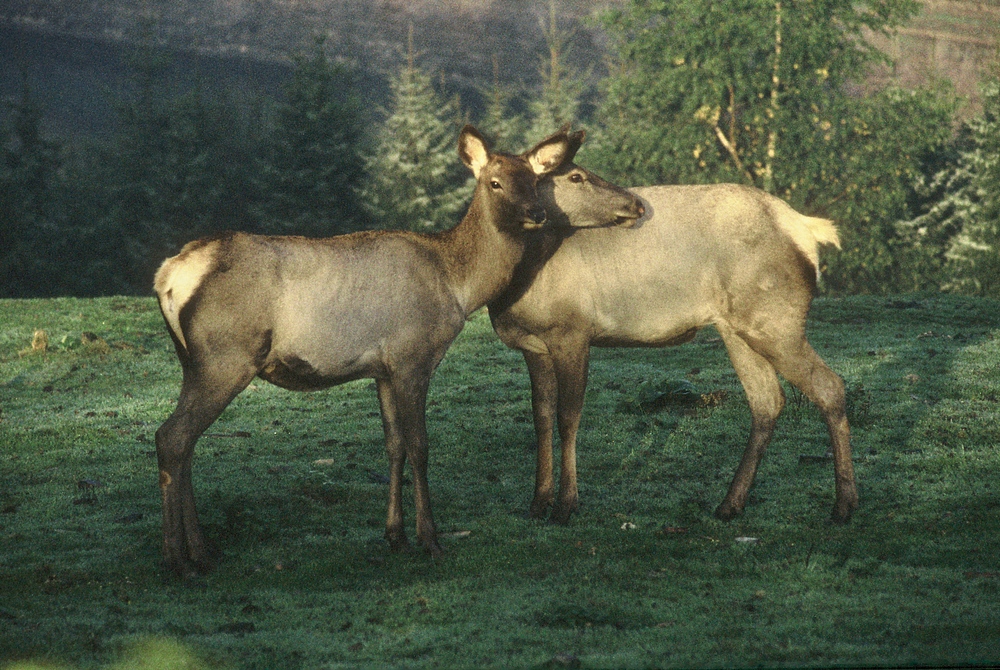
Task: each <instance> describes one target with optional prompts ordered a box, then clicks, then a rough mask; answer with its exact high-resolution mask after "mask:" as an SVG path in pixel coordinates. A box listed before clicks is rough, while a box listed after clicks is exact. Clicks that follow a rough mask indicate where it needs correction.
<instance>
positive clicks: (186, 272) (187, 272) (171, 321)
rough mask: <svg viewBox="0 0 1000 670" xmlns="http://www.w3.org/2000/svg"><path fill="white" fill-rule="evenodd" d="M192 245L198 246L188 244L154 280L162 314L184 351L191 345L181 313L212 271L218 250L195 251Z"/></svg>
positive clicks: (208, 246)
mask: <svg viewBox="0 0 1000 670" xmlns="http://www.w3.org/2000/svg"><path fill="white" fill-rule="evenodd" d="M192 244H195V243H191V244H188V245H187V246H185V247H184V248H183V249H181V252H180V253H179V254H177V255H176V256H172V257H170V258H168V259H167V260H165V261H163V265H161V266H160V269H159V270H157V271H156V277H155V278H154V279H153V288H154V289H155V290H156V295H157V296H158V297H159V300H160V310H161V311H162V312H163V316H164V318H165V319H166V320H167V325H168V326H169V327H170V330H171V331H172V332H173V334H174V336H175V337H177V339H178V340H179V341H180V343H181V346H184V347H187V343H186V342H185V341H184V333H183V331H182V330H181V322H180V313H181V309H183V308H184V305H186V304H187V301H188V300H190V299H191V296H192V295H193V294H194V292H195V289H197V288H198V285H199V284H201V280H202V278H203V277H204V276H205V275H206V274H207V273H208V271H209V270H210V269H211V268H212V263H213V260H214V258H215V249H216V246H217V245H216V244H214V243H211V244H200V245H198V246H196V247H194V248H192Z"/></svg>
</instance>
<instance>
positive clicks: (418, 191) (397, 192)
mask: <svg viewBox="0 0 1000 670" xmlns="http://www.w3.org/2000/svg"><path fill="white" fill-rule="evenodd" d="M415 59H416V54H415V53H414V50H413V28H412V26H411V27H410V35H409V42H408V51H407V58H406V63H405V65H404V66H403V68H402V69H401V70H400V71H399V72H398V73H397V74H396V75H395V76H393V77H392V80H391V81H390V87H391V94H392V96H391V103H390V104H391V108H390V110H389V113H388V118H387V119H386V121H385V124H384V125H383V126H382V128H381V131H380V136H379V137H378V138H377V142H376V146H375V148H374V150H373V152H372V153H371V154H370V155H369V156H368V158H367V160H366V165H367V171H368V179H369V181H368V183H367V184H366V186H365V188H364V201H365V203H366V205H367V207H368V208H369V212H370V215H371V217H372V219H373V221H374V222H375V224H376V225H377V226H379V227H381V228H397V229H398V228H406V229H410V230H418V231H432V230H443V229H447V228H451V227H452V226H454V225H455V224H456V223H458V222H459V220H460V219H461V216H462V212H463V211H464V209H465V207H466V205H467V203H468V201H469V198H471V196H472V188H473V186H474V183H475V182H474V180H473V179H472V178H471V177H470V176H468V171H467V170H466V169H465V168H464V167H463V166H462V164H461V162H460V161H459V159H458V155H457V153H456V152H455V138H456V137H457V134H458V130H459V128H458V123H457V121H458V119H459V109H458V105H457V103H456V102H455V101H454V100H444V99H443V98H442V96H441V95H440V94H439V93H438V92H437V91H435V89H434V86H433V83H432V78H431V76H430V75H429V74H427V73H426V72H424V71H423V70H422V69H420V68H419V67H417V65H416V63H415Z"/></svg>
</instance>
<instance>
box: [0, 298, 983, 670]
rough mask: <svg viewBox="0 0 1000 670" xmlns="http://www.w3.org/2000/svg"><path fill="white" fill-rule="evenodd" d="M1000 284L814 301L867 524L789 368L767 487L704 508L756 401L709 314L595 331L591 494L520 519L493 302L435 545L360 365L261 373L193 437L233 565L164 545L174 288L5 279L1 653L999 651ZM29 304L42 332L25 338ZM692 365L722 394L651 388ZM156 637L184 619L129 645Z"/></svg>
mask: <svg viewBox="0 0 1000 670" xmlns="http://www.w3.org/2000/svg"><path fill="white" fill-rule="evenodd" d="M998 307H1000V305H998V304H997V303H995V302H988V301H982V300H973V299H964V298H954V297H939V296H918V297H906V298H897V299H886V298H848V299H841V300H834V299H823V300H817V301H816V304H815V306H814V308H813V313H812V317H811V322H810V339H811V341H812V343H813V344H814V346H815V347H816V349H817V350H818V351H819V352H820V354H821V355H822V356H823V357H824V358H825V359H826V360H827V361H828V362H829V363H830V364H831V366H832V367H833V368H834V369H835V370H837V371H838V372H839V373H840V374H841V375H843V377H844V378H845V380H846V381H847V384H848V388H849V400H850V403H851V415H850V416H851V418H852V422H853V431H854V433H853V443H854V449H855V463H856V467H857V473H858V477H859V484H860V490H861V495H862V507H861V510H860V511H859V512H858V513H857V515H856V517H855V520H854V521H853V522H852V523H851V524H850V525H848V526H846V527H837V526H833V525H831V524H830V523H829V522H828V521H827V517H828V514H829V511H830V508H831V506H832V503H833V478H832V467H831V466H830V465H829V464H828V463H813V462H811V461H810V460H809V459H803V460H800V458H799V456H800V455H803V454H805V455H812V456H816V455H822V454H823V453H824V452H825V450H826V447H827V438H826V434H825V430H824V428H823V425H822V421H821V420H820V418H819V415H818V413H817V412H816V411H815V410H814V409H813V408H812V407H811V406H810V405H809V404H808V403H806V402H803V401H802V398H801V396H799V395H798V394H797V393H794V392H789V400H790V402H789V407H788V409H787V410H786V413H785V414H784V415H783V417H782V420H781V422H780V424H779V428H778V433H777V435H776V437H775V440H774V443H773V444H772V448H771V450H770V452H769V454H768V456H767V457H766V458H765V460H764V463H763V465H762V468H761V472H760V474H759V476H758V480H757V485H756V486H755V489H754V491H753V493H752V495H751V498H750V504H749V506H748V509H747V512H746V513H745V514H744V516H743V517H741V518H740V519H738V520H736V521H734V522H732V523H729V524H724V523H721V522H718V521H716V520H714V519H713V518H712V516H711V511H712V510H713V509H714V506H715V505H716V504H718V502H720V501H721V499H722V497H723V495H724V493H725V489H726V486H727V485H728V483H729V479H730V478H731V476H732V473H733V471H734V469H735V466H736V464H737V462H738V460H739V456H740V454H741V452H742V447H743V443H744V441H745V439H746V435H747V431H748V428H749V413H748V410H747V407H746V402H745V400H744V399H743V396H742V391H741V390H740V387H739V385H738V381H737V379H736V377H735V375H734V373H733V372H732V369H731V367H730V365H729V363H728V359H727V357H726V353H725V350H724V348H723V347H722V345H721V344H720V343H719V341H718V339H717V337H716V334H715V332H714V331H712V330H711V329H707V330H706V331H703V332H702V333H701V334H700V335H699V336H698V338H697V339H696V340H695V342H693V343H691V344H688V345H685V346H683V347H680V348H676V349H671V350H667V351H662V350H624V349H622V350H595V352H594V356H593V363H592V366H591V384H590V390H589V391H588V401H587V406H586V412H585V416H584V421H583V432H582V436H581V440H580V449H579V458H580V474H581V483H580V488H581V501H582V507H581V510H580V512H579V513H578V515H577V516H576V517H574V519H573V521H572V523H571V524H570V525H569V526H568V527H553V526H549V525H547V524H543V523H537V522H531V521H527V520H525V519H523V518H522V516H521V514H522V513H523V512H524V511H525V510H526V508H527V505H528V502H529V500H530V495H531V486H532V478H533V472H534V470H533V467H534V462H533V454H532V452H531V451H529V447H530V445H531V443H532V442H533V434H532V428H531V422H530V406H529V392H528V383H527V375H526V373H525V370H524V366H523V362H522V361H521V359H520V355H519V354H517V353H515V352H511V351H509V350H507V349H505V348H504V347H503V346H502V345H501V344H500V343H499V342H498V341H497V340H496V338H495V336H494V335H493V333H492V331H491V329H490V327H489V322H488V320H487V319H486V317H485V315H484V314H482V313H480V314H477V315H476V317H475V318H474V319H473V320H472V322H471V323H470V324H469V325H468V327H467V328H466V330H465V332H464V333H463V334H462V336H461V337H460V338H459V340H458V341H457V342H456V344H455V345H454V346H453V348H452V350H451V351H450V352H449V354H448V356H447V357H446V359H445V361H444V363H443V364H442V365H441V368H440V369H439V371H438V374H437V376H436V377H435V380H434V382H433V383H432V389H431V398H430V405H429V413H428V421H429V429H430V433H431V441H432V450H431V458H430V461H431V462H430V476H431V493H432V499H433V503H434V506H435V507H434V509H435V515H436V518H437V521H438V524H439V527H440V528H441V530H442V531H443V532H445V533H449V535H447V536H446V537H445V538H444V540H443V542H444V546H445V548H446V551H447V554H446V556H445V557H444V558H443V559H442V560H440V561H438V562H433V561H431V560H430V559H429V558H428V557H426V556H424V555H423V554H422V553H413V554H406V555H393V554H390V553H388V551H387V548H386V545H385V543H384V541H383V540H382V529H383V523H384V513H385V504H386V486H385V485H384V484H382V483H379V482H378V481H376V480H377V477H373V473H374V475H379V474H381V473H383V472H385V470H386V466H385V458H384V455H383V451H382V448H383V447H382V436H381V423H380V420H379V417H378V413H377V410H378V407H377V402H376V400H375V393H374V390H373V388H372V387H371V385H370V383H369V382H367V381H361V382H355V383H352V384H348V385H345V386H342V387H338V388H336V389H332V390H330V391H326V392H322V393H317V394H296V393H291V392H286V391H283V390H281V389H277V388H275V387H273V386H270V385H268V384H266V383H264V382H258V383H255V384H254V385H253V386H252V387H251V389H249V390H248V391H246V392H244V393H243V394H242V395H241V396H240V397H238V398H237V400H236V401H235V402H234V403H233V404H232V405H231V406H230V408H229V409H227V411H226V413H225V414H224V415H223V417H222V418H221V419H220V420H219V421H218V422H217V423H216V425H215V426H213V427H212V428H211V429H210V433H211V436H206V437H204V438H203V439H202V441H201V442H200V443H199V446H198V453H197V456H196V459H195V478H196V486H197V487H198V494H199V505H200V510H201V513H202V521H203V524H204V526H205V528H206V530H207V533H208V536H209V538H211V539H212V540H213V541H215V542H217V543H218V544H219V545H220V547H221V549H222V552H223V560H222V562H221V564H220V565H219V568H218V569H217V570H216V572H214V573H213V574H211V575H209V576H208V577H206V578H205V579H204V580H201V581H197V582H195V583H178V582H175V581H172V580H169V579H165V578H164V577H163V576H162V574H161V572H160V569H159V565H158V552H159V544H158V543H159V522H160V520H159V500H158V493H157V490H156V465H155V457H154V451H153V450H154V446H153V443H152V440H153V434H154V432H155V430H156V428H157V426H158V425H159V423H160V422H161V421H162V420H163V419H164V418H165V417H166V416H167V415H168V414H169V412H170V411H171V409H172V407H173V403H174V401H175V399H176V393H177V390H178V386H179V381H180V373H179V366H178V365H177V362H176V359H175V358H174V355H173V351H172V346H171V344H170V342H169V339H168V337H167V336H166V334H165V332H164V329H163V326H162V322H161V320H160V317H159V314H158V312H156V310H155V305H154V303H153V301H152V300H148V299H132V298H109V299H100V300H72V299H64V300H46V301H0V412H2V413H0V666H2V665H3V663H4V662H5V661H14V660H18V659H22V660H23V659H42V660H46V659H47V660H49V661H55V662H59V663H63V664H65V665H66V666H67V667H75V668H83V667H108V666H109V665H110V664H112V663H115V662H121V663H123V664H124V665H128V664H129V663H131V664H132V665H133V666H134V665H136V664H137V663H138V661H136V660H135V658H134V657H133V658H132V660H131V661H128V660H126V661H120V659H122V657H123V654H127V653H132V654H139V655H141V654H144V653H145V654H154V655H155V653H161V652H162V653H164V654H166V655H167V656H170V657H171V658H174V660H177V659H178V658H181V657H184V656H185V655H187V657H188V659H189V660H190V659H191V658H193V659H195V660H196V661H197V662H196V663H195V664H194V665H196V666H198V665H203V666H205V667H256V668H276V667H289V668H296V667H303V668H315V667H340V666H347V667H357V666H365V665H371V666H373V667H375V666H377V667H384V666H386V665H396V666H400V667H422V666H431V665H434V666H439V665H444V666H458V667H486V666H507V665H509V666H517V667H526V666H527V667H537V666H541V665H545V664H548V665H549V666H551V667H561V666H563V665H570V666H573V665H578V666H582V667H650V666H670V665H676V666H720V665H725V666H733V665H737V666H741V665H759V664H764V665H774V664H794V665H802V664H823V665H828V664H831V663H836V664H866V665H867V664H892V665H897V664H910V663H915V662H924V663H937V664H943V663H949V664H951V663H971V662H985V661H993V662H996V661H1000V637H998V635H997V631H998V630H1000V598H998V595H1000V594H998V591H1000V588H998V586H1000V503H998V497H997V494H998V489H1000V481H998V480H997V477H996V473H997V472H998V471H1000V455H998V453H997V450H996V443H997V438H998V436H1000V404H998V403H1000V365H998V363H1000V342H998V341H997V339H996V336H997V333H998V332H1000V330H998V329H1000V311H998ZM35 328H44V329H46V330H47V331H48V333H49V338H50V342H51V346H50V351H49V352H48V353H46V354H44V355H38V354H35V355H25V356H20V355H19V352H20V351H21V350H22V349H24V348H25V347H27V346H28V344H29V343H30V341H31V335H32V331H33V329H35ZM83 331H90V332H93V333H95V334H97V335H98V336H99V337H100V338H102V341H98V342H97V343H93V344H89V345H84V344H81V343H80V334H81V332H83ZM684 379H687V380H689V381H691V382H692V383H693V384H694V385H695V386H696V387H697V389H698V390H699V391H701V392H714V391H725V392H726V397H725V399H724V400H723V401H722V403H721V404H720V405H718V406H717V407H712V408H690V407H681V406H667V407H665V408H662V409H659V410H654V409H650V407H649V405H647V404H644V402H645V401H647V400H649V399H650V398H654V397H655V396H656V393H657V391H658V390H662V389H665V388H668V387H670V385H671V383H672V382H676V381H677V380H684ZM319 459H333V463H332V464H316V463H315V461H317V460H319ZM87 480H91V481H92V483H93V482H96V483H98V484H100V485H99V486H95V487H93V488H90V489H87V488H80V482H86V481H87ZM84 486H86V484H84ZM407 494H408V495H409V492H407ZM408 509H410V510H412V506H410V507H408ZM410 518H411V520H412V512H411V514H410ZM626 523H631V524H634V526H635V528H634V529H632V530H623V529H622V527H623V524H626ZM664 527H668V528H672V529H678V528H679V529H683V530H684V532H663V531H662V529H663V528H664ZM459 531H470V533H469V535H468V536H467V537H461V536H460V534H459ZM410 532H411V534H412V529H411V530H410ZM737 537H754V538H758V539H759V541H758V542H757V543H746V542H737V541H736V540H735V539H736V538H737ZM150 639H166V640H170V641H172V642H171V644H172V643H173V642H177V643H180V645H181V646H176V647H169V646H168V647H166V649H167V651H163V650H162V648H161V649H160V652H155V651H150V650H149V649H150V648H148V647H142V646H138V647H137V646H136V645H141V644H142V643H143V641H147V643H148V641H149V640H150ZM130 649H131V650H132V651H131V652H130V651H128V650H130ZM171 654H172V655H173V656H171Z"/></svg>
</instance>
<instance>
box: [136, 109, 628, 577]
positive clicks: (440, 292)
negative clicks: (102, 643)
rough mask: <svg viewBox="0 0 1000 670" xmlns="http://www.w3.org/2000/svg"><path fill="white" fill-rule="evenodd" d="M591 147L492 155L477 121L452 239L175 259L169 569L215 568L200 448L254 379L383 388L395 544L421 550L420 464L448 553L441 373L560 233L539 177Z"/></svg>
mask: <svg viewBox="0 0 1000 670" xmlns="http://www.w3.org/2000/svg"><path fill="white" fill-rule="evenodd" d="M582 141H583V136H582V134H570V133H568V132H567V131H566V130H565V129H564V130H562V131H560V132H558V133H556V134H554V135H552V136H551V137H549V138H547V139H545V140H542V141H541V142H540V143H539V144H538V145H536V146H535V147H534V148H532V149H531V150H530V151H527V152H526V153H524V154H522V155H520V156H511V155H507V154H501V153H492V152H491V151H490V149H489V147H488V146H487V144H486V142H485V140H484V139H483V137H482V136H481V135H480V134H479V133H478V131H476V130H475V129H474V128H472V127H471V126H466V127H465V128H464V129H463V130H462V131H461V133H460V135H459V139H458V152H459V156H460V157H461V159H462V161H463V162H464V163H465V165H466V166H467V167H469V169H470V170H472V173H473V174H474V175H475V177H476V187H475V192H474V195H473V198H472V202H471V204H470V206H469V209H468V212H467V214H466V215H465V217H464V218H463V219H462V221H461V222H460V223H459V224H458V225H457V226H456V227H454V228H452V229H451V230H448V231H445V232H442V233H436V234H421V233H415V232H408V231H367V232H358V233H352V234H347V235H340V236H335V237H331V238H325V239H308V238H303V237H268V236H259V235H249V234H243V233H227V234H223V235H220V236H218V237H214V238H208V239H202V240H197V241H194V242H191V243H189V244H187V245H186V246H185V247H184V248H183V249H182V250H181V251H180V253H179V254H178V255H176V256H174V257H172V258H168V259H167V260H166V261H164V263H163V265H162V266H161V267H160V269H159V270H158V271H157V273H156V276H155V280H154V288H155V290H156V294H157V296H158V299H159V305H160V310H161V312H162V314H163V318H164V320H165V321H166V324H167V329H168V330H169V332H170V335H171V337H172V339H173V341H174V345H175V348H176V350H177V356H178V358H179V359H180V363H181V368H182V372H183V377H182V384H181V391H180V397H179V399H178V401H177V407H176V409H175V410H174V412H173V413H172V414H171V415H170V417H169V418H168V419H167V420H166V421H165V422H164V423H163V425H162V426H160V428H159V429H158V430H157V431H156V455H157V461H158V465H159V471H160V489H161V492H162V496H163V559H164V561H165V563H166V565H167V567H168V568H169V569H171V570H173V571H175V572H177V573H179V574H182V575H189V574H193V573H195V572H201V571H205V570H208V569H210V568H211V558H210V556H209V553H210V552H209V551H208V550H207V548H206V542H205V539H204V537H203V535H202V531H201V529H200V527H199V525H198V516H197V511H196V508H195V498H194V489H193V486H192V477H191V461H192V456H193V453H194V446H195V442H196V441H197V439H198V437H199V436H200V435H201V434H202V433H203V432H204V431H205V430H206V429H207V428H208V427H209V426H210V425H211V424H212V423H213V422H214V421H215V420H216V419H217V418H218V417H219V415H220V414H221V413H222V411H223V409H225V407H226V406H227V405H228V404H229V403H230V402H231V401H232V400H233V398H235V397H236V396H237V395H238V394H239V393H240V392H241V391H242V390H243V389H245V388H246V387H247V386H248V385H249V384H250V382H251V381H252V380H253V379H254V378H255V377H261V378H263V379H265V380H267V381H269V382H271V383H273V384H276V385H278V386H281V387H283V388H287V389H291V390H296V391H314V390H319V389H323V388H327V387H330V386H334V385H336V384H341V383H344V382H347V381H350V380H354V379H359V378H373V379H374V380H375V384H376V388H377V391H378V399H379V404H380V408H381V412H382V427H383V430H384V433H385V444H386V451H387V454H388V458H389V466H390V467H389V473H390V482H389V509H388V515H387V520H386V530H385V536H386V539H387V540H388V543H389V545H390V548H391V549H393V550H400V549H403V548H405V547H407V546H408V540H407V537H406V533H405V531H404V529H403V510H402V502H401V500H402V480H403V464H404V462H405V461H406V460H409V462H410V467H411V469H412V475H413V486H414V505H415V508H416V528H417V538H418V540H419V543H420V544H421V545H423V547H424V548H425V549H426V550H427V551H429V552H430V553H431V554H432V555H434V556H436V555H439V554H440V552H441V548H440V546H439V545H438V541H437V534H436V530H435V525H434V520H433V517H432V516H431V506H430V500H429V493H428V486H427V429H426V426H425V413H424V410H425V403H426V397H427V390H428V385H429V383H430V379H431V375H432V374H433V372H434V370H435V368H436V367H437V365H438V363H440V361H441V359H442V358H443V357H444V354H445V351H446V350H447V349H448V347H449V345H450V344H451V342H452V341H453V340H454V339H455V337H456V336H457V335H458V333H459V332H460V331H461V330H462V326H463V325H464V323H465V320H466V317H468V316H469V314H471V313H472V312H473V311H475V310H477V309H479V308H480V307H482V306H483V305H485V304H486V303H487V302H488V301H490V300H492V299H494V298H495V297H496V296H497V295H498V294H499V293H500V291H501V290H503V288H504V287H505V286H506V285H507V283H508V282H509V281H510V279H511V277H512V276H513V273H514V267H515V265H516V264H517V263H518V262H520V261H521V259H522V256H523V252H524V249H525V245H526V243H527V239H528V237H530V236H531V235H533V234H536V233H535V231H537V230H539V229H541V228H543V227H544V226H545V225H546V221H545V211H544V209H543V208H542V207H541V206H540V205H539V204H538V193H537V189H536V182H537V180H538V178H539V177H540V176H543V175H545V174H548V173H549V172H552V171H553V170H555V169H557V168H559V167H560V166H561V165H562V164H563V163H564V162H566V161H571V160H572V159H573V156H574V155H575V153H576V151H577V149H579V146H580V143H581V142H582ZM623 193H624V191H623ZM626 196H627V197H628V198H631V197H632V196H631V195H628V194H626ZM626 214H628V212H626ZM632 218H633V219H634V218H635V217H634V216H633V217H632Z"/></svg>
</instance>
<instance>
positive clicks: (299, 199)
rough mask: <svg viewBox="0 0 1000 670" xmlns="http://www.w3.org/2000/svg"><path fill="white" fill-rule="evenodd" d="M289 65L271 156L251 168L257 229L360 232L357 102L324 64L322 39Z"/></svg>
mask: <svg viewBox="0 0 1000 670" xmlns="http://www.w3.org/2000/svg"><path fill="white" fill-rule="evenodd" d="M294 60H295V71H294V73H293V75H292V79H291V81H290V82H289V84H288V85H287V86H286V87H285V97H286V99H285V101H284V102H282V103H281V104H280V105H279V106H278V108H277V120H276V123H275V128H274V130H273V132H272V137H271V143H270V150H269V151H268V154H267V156H266V158H265V159H264V160H261V161H260V162H259V163H258V166H259V175H258V178H257V180H256V181H257V185H258V188H259V191H260V193H261V198H262V202H261V204H260V205H259V206H258V208H257V213H258V215H259V216H260V217H261V219H262V226H263V228H264V230H266V231H267V232H272V233H297V234H305V235H332V234H335V233H342V232H346V231H348V230H352V229H355V228H359V227H361V226H362V224H363V212H362V209H361V207H360V205H359V202H358V189H359V187H360V185H361V178H362V175H363V171H364V161H363V158H362V151H361V143H362V140H363V124H362V111H361V104H360V102H359V101H358V99H357V97H356V96H354V95H353V94H352V93H351V90H352V89H353V81H352V80H351V77H350V75H349V73H348V72H347V71H346V70H345V69H344V68H343V67H341V66H339V65H336V64H334V63H332V62H331V61H330V59H329V57H328V56H327V54H326V51H325V49H324V40H323V39H317V40H316V43H315V45H314V47H313V50H312V52H311V53H309V54H305V55H299V56H296V57H295V59H294Z"/></svg>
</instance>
